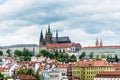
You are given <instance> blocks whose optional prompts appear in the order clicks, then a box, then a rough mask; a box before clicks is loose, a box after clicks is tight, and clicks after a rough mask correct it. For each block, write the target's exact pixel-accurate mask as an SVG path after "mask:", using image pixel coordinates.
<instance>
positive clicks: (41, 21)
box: [0, 0, 120, 45]
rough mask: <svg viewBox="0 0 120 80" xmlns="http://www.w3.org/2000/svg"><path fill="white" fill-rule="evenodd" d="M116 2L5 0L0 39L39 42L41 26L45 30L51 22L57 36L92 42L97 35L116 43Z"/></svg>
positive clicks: (0, 11)
mask: <svg viewBox="0 0 120 80" xmlns="http://www.w3.org/2000/svg"><path fill="white" fill-rule="evenodd" d="M119 4H120V0H92V1H91V0H76V1H74V0H57V1H56V0H41V1H40V0H6V2H4V3H3V4H1V5H0V16H1V17H0V32H1V34H2V35H1V36H0V38H1V39H0V42H1V43H2V45H7V44H16V43H38V40H39V32H40V29H41V28H42V29H43V31H44V33H45V31H46V29H47V25H48V24H51V28H52V31H54V32H55V30H56V29H59V31H60V36H64V35H66V36H70V38H71V39H72V40H73V41H74V42H81V44H83V45H93V42H94V41H95V39H96V38H97V37H100V38H103V39H104V41H105V42H106V44H109V43H111V44H116V43H117V44H119V38H120V37H119V36H118V33H119V29H120V27H119V25H120V23H119V22H120V6H119ZM110 40H112V41H110ZM107 41H108V42H109V43H107ZM1 43H0V44H1Z"/></svg>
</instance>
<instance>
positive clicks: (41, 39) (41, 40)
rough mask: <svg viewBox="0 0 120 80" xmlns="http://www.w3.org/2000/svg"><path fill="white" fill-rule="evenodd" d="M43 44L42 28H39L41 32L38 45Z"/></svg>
mask: <svg viewBox="0 0 120 80" xmlns="http://www.w3.org/2000/svg"><path fill="white" fill-rule="evenodd" d="M43 44H44V38H43V33H42V30H41V33H40V40H39V46H40V45H43Z"/></svg>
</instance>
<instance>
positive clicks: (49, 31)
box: [45, 25, 52, 43]
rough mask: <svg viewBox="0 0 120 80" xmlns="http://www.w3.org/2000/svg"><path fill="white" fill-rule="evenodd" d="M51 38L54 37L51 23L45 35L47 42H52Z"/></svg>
mask: <svg viewBox="0 0 120 80" xmlns="http://www.w3.org/2000/svg"><path fill="white" fill-rule="evenodd" d="M51 39H52V33H51V30H50V25H48V30H47V31H46V35H45V41H46V43H51Z"/></svg>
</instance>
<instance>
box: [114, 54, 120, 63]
mask: <svg viewBox="0 0 120 80" xmlns="http://www.w3.org/2000/svg"><path fill="white" fill-rule="evenodd" d="M118 61H119V58H118V55H117V54H116V55H115V62H118Z"/></svg>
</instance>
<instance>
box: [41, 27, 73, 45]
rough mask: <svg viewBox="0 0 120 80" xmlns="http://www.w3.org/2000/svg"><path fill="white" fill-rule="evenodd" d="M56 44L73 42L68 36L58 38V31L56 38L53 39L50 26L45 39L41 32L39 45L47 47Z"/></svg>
mask: <svg viewBox="0 0 120 80" xmlns="http://www.w3.org/2000/svg"><path fill="white" fill-rule="evenodd" d="M54 43H71V40H70V39H69V37H68V36H67V37H66V36H64V37H58V31H56V37H53V35H52V32H51V29H50V25H48V30H46V34H45V38H44V37H43V33H42V30H41V33H40V41H39V45H40V46H45V45H46V44H54Z"/></svg>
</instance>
